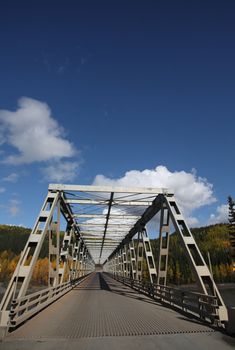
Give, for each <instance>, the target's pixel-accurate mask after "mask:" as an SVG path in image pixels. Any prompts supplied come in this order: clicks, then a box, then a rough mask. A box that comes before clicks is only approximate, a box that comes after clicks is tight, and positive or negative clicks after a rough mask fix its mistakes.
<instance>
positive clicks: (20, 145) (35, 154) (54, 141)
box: [0, 97, 76, 164]
mask: <svg viewBox="0 0 235 350" xmlns="http://www.w3.org/2000/svg"><path fill="white" fill-rule="evenodd" d="M18 105H19V107H18V109H17V110H16V111H14V112H11V111H8V110H0V123H1V124H2V125H1V127H0V131H1V132H0V144H1V143H7V144H9V145H11V146H12V147H14V148H15V149H16V150H17V151H18V153H16V154H13V155H9V156H8V157H6V158H5V159H4V162H5V163H9V164H24V163H32V162H40V161H48V160H53V159H60V158H62V157H72V156H73V155H74V154H75V153H76V150H75V148H74V146H73V145H72V144H71V143H70V142H69V141H67V140H66V139H65V138H64V130H63V128H62V127H61V126H60V125H59V124H58V122H57V121H56V120H55V119H53V118H52V116H51V110H50V108H49V106H48V105H47V104H46V103H43V102H41V101H38V100H34V99H31V98H27V97H23V98H21V99H20V100H19V101H18Z"/></svg>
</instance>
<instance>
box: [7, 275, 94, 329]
mask: <svg viewBox="0 0 235 350" xmlns="http://www.w3.org/2000/svg"><path fill="white" fill-rule="evenodd" d="M87 276H88V275H86V276H83V277H81V278H78V279H75V280H72V281H69V282H65V283H62V284H60V285H57V286H55V287H49V288H46V289H43V290H41V291H39V292H35V293H31V294H29V295H26V296H24V297H22V298H17V299H13V300H12V303H11V309H10V313H9V329H13V328H15V327H17V326H19V325H20V324H21V323H22V322H24V321H26V320H27V319H29V318H30V317H32V316H33V315H35V314H36V313H38V312H39V311H40V310H42V309H44V308H45V307H46V306H48V305H49V304H51V303H53V302H54V301H56V300H57V299H59V298H60V297H62V296H63V295H64V294H66V293H67V292H68V291H70V290H71V289H72V288H74V287H75V286H77V285H78V284H80V283H81V282H82V280H83V279H84V278H86V277H87Z"/></svg>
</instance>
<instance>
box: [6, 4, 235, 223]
mask: <svg viewBox="0 0 235 350" xmlns="http://www.w3.org/2000/svg"><path fill="white" fill-rule="evenodd" d="M234 15H235V3H234V1H226V0H225V1H198V0H197V1H179V2H177V1H135V2H133V1H99V2H97V1H86V2H82V1H71V0H68V1H58V2H56V4H55V2H53V1H51V2H48V1H47V2H46V1H24V0H22V1H2V2H1V4H0V45H1V55H0V110H1V112H0V145H1V146H0V157H1V164H0V208H1V211H0V223H8V224H22V225H25V226H32V225H33V222H34V219H35V217H36V216H37V214H38V211H39V209H40V207H41V204H42V201H43V198H44V196H45V195H46V192H47V187H48V183H49V182H62V183H78V184H92V183H96V184H106V183H110V181H111V183H112V184H114V185H116V184H124V185H126V186H131V185H132V184H137V185H138V184H139V185H141V186H157V185H162V186H165V185H169V186H171V187H173V188H174V190H175V192H176V195H177V198H178V200H179V202H180V205H181V206H182V207H183V210H184V212H185V215H186V217H187V218H188V220H189V222H190V224H191V225H204V224H206V223H212V222H216V221H223V220H224V218H225V217H226V207H225V204H226V200H227V196H228V195H229V194H231V195H232V196H234V197H235V191H234V179H235V167H234V162H233V160H234V149H235V138H234V129H235V128H234V127H235V118H234V117H235V102H234V101H235V99H234V95H235V65H234V62H235V22H234ZM97 175H102V176H98V177H97Z"/></svg>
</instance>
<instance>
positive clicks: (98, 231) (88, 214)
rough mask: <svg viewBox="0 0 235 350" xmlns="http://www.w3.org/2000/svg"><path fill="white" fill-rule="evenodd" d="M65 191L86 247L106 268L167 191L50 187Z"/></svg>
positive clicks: (99, 187)
mask: <svg viewBox="0 0 235 350" xmlns="http://www.w3.org/2000/svg"><path fill="white" fill-rule="evenodd" d="M49 190H51V191H55V190H56V191H63V197H64V200H65V203H67V204H68V205H69V206H70V208H71V211H72V212H73V217H74V219H75V220H76V223H77V225H78V227H79V230H80V234H81V235H82V237H83V239H84V242H85V244H86V247H87V248H88V250H89V252H90V254H91V255H92V258H93V260H94V262H95V263H96V264H98V263H100V264H103V263H104V262H105V261H106V260H107V259H108V257H109V256H110V255H111V254H112V252H113V251H114V250H115V248H117V247H118V246H119V244H120V243H121V242H122V241H123V239H124V238H125V237H126V236H127V235H128V234H129V232H130V231H131V229H133V227H134V226H135V224H136V223H137V222H138V220H139V219H140V218H141V217H142V215H143V213H144V212H145V211H146V208H148V207H149V206H151V205H152V202H153V201H154V199H155V198H156V196H158V195H159V194H173V192H172V191H170V190H168V189H166V188H139V187H138V188H120V187H103V186H77V185H58V184H51V185H49Z"/></svg>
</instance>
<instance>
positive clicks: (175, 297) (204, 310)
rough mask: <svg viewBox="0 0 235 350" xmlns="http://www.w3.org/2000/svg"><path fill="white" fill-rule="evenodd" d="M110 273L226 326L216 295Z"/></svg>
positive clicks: (208, 320)
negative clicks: (222, 319) (223, 322)
mask: <svg viewBox="0 0 235 350" xmlns="http://www.w3.org/2000/svg"><path fill="white" fill-rule="evenodd" d="M110 275H111V276H112V277H113V278H114V279H116V280H117V281H119V282H122V283H123V284H125V285H127V286H129V287H131V288H133V289H135V290H137V291H138V292H140V293H143V294H146V295H148V296H149V297H151V298H153V299H156V300H158V301H160V302H162V303H165V304H168V305H170V306H174V307H176V308H178V309H180V310H182V311H183V312H185V313H190V314H191V315H193V316H196V317H197V318H200V319H201V320H202V321H204V322H210V323H211V324H213V325H215V326H220V327H224V325H223V324H221V322H220V320H219V314H218V309H219V305H218V299H217V297H216V296H213V295H206V294H201V293H196V292H189V291H184V290H181V289H178V288H173V287H168V286H163V285H160V284H155V283H150V282H147V281H139V280H134V279H132V278H128V277H123V276H120V275H113V274H110Z"/></svg>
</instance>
